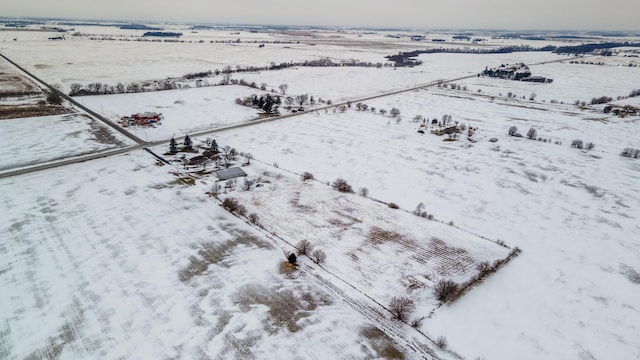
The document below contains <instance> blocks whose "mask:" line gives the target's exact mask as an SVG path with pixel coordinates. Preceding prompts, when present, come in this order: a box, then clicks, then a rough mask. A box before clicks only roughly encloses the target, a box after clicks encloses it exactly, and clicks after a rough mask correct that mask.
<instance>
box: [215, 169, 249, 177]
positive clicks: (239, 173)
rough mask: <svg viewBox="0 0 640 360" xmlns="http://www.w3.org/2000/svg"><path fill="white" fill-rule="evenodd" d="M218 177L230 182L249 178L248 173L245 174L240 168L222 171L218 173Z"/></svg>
mask: <svg viewBox="0 0 640 360" xmlns="http://www.w3.org/2000/svg"><path fill="white" fill-rule="evenodd" d="M216 176H217V177H218V179H220V180H229V179H233V178H237V177H242V176H247V173H245V172H244V170H242V169H241V168H239V167H232V168H228V169H224V170H220V171H216Z"/></svg>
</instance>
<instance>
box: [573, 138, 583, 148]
mask: <svg viewBox="0 0 640 360" xmlns="http://www.w3.org/2000/svg"><path fill="white" fill-rule="evenodd" d="M571 147H572V148H576V149H582V148H583V147H584V144H583V142H582V140H580V139H575V140H573V141H572V142H571Z"/></svg>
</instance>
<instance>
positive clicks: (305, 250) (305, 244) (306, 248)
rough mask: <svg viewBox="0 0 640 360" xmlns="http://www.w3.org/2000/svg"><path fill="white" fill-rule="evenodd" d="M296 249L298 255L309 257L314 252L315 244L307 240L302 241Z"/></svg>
mask: <svg viewBox="0 0 640 360" xmlns="http://www.w3.org/2000/svg"><path fill="white" fill-rule="evenodd" d="M296 249H297V250H298V255H307V256H308V255H309V254H311V252H312V251H313V244H311V241H309V240H307V239H304V240H300V241H298V244H296Z"/></svg>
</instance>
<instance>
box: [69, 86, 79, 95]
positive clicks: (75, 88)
mask: <svg viewBox="0 0 640 360" xmlns="http://www.w3.org/2000/svg"><path fill="white" fill-rule="evenodd" d="M80 90H82V85H80V84H78V83H73V84H71V91H70V92H69V95H70V96H74V95H76V94H78V93H79V92H80Z"/></svg>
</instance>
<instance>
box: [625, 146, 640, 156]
mask: <svg viewBox="0 0 640 360" xmlns="http://www.w3.org/2000/svg"><path fill="white" fill-rule="evenodd" d="M620 156H623V157H628V158H633V159H638V158H640V149H634V148H630V147H628V148H625V149H624V150H622V152H621V153H620Z"/></svg>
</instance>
